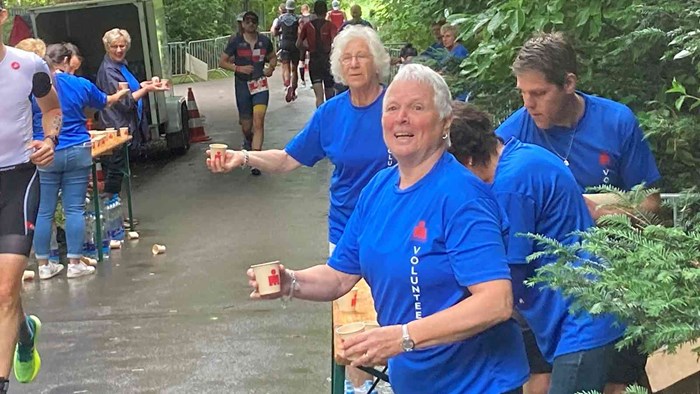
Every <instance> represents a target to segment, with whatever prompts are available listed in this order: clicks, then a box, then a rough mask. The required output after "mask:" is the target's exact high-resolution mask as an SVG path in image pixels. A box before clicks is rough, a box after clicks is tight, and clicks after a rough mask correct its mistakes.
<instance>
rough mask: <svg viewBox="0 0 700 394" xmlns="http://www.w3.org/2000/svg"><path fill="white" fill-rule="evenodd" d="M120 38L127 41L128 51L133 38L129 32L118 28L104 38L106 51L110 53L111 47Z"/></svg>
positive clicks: (107, 33)
mask: <svg viewBox="0 0 700 394" xmlns="http://www.w3.org/2000/svg"><path fill="white" fill-rule="evenodd" d="M120 38H123V39H124V41H126V50H127V51H128V50H129V49H130V48H131V36H130V35H129V32H128V31H126V30H124V29H119V28H116V27H115V28H114V29H112V30H109V31H108V32H106V33H105V35H104V36H102V43H103V44H104V46H105V51H109V46H110V45H112V43H113V42H114V41H116V40H118V39H120Z"/></svg>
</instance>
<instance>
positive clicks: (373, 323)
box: [363, 321, 381, 331]
mask: <svg viewBox="0 0 700 394" xmlns="http://www.w3.org/2000/svg"><path fill="white" fill-rule="evenodd" d="M363 323H365V331H369V330H374V329H375V328H379V327H381V326H380V325H379V323H377V322H376V321H365V322H363Z"/></svg>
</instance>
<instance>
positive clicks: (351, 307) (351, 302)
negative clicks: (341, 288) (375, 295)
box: [337, 287, 357, 312]
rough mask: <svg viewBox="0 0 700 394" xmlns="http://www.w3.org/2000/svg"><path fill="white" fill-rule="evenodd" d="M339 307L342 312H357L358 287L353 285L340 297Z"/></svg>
mask: <svg viewBox="0 0 700 394" xmlns="http://www.w3.org/2000/svg"><path fill="white" fill-rule="evenodd" d="M337 302H338V308H339V309H340V311H341V312H355V306H356V305H357V287H353V288H352V290H350V291H349V292H348V293H347V294H345V295H344V296H342V297H340V298H338V301H337Z"/></svg>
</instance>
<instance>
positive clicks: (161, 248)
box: [151, 244, 165, 256]
mask: <svg viewBox="0 0 700 394" xmlns="http://www.w3.org/2000/svg"><path fill="white" fill-rule="evenodd" d="M151 253H153V255H154V256H155V255H158V254H163V253H165V245H159V244H155V245H153V247H152V248H151Z"/></svg>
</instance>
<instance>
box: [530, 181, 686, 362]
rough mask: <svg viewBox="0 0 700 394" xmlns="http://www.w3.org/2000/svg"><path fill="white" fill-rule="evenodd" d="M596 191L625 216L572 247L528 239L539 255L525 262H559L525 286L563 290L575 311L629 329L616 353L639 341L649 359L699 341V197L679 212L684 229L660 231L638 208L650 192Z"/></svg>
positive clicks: (605, 222)
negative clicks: (612, 199) (604, 316)
mask: <svg viewBox="0 0 700 394" xmlns="http://www.w3.org/2000/svg"><path fill="white" fill-rule="evenodd" d="M598 191H602V192H605V193H614V194H616V195H617V196H618V199H619V202H617V203H615V204H613V205H612V206H608V207H606V208H616V209H621V210H623V211H625V212H627V213H628V214H627V215H623V214H618V215H608V216H603V217H602V218H601V219H600V221H599V223H598V224H599V226H597V227H594V228H592V229H590V230H588V231H586V232H579V233H578V234H579V235H580V236H581V239H582V241H581V242H580V243H577V244H574V245H562V244H561V243H559V242H557V241H556V240H553V239H548V238H546V237H543V236H540V235H534V234H529V235H528V236H529V237H530V238H532V239H534V240H536V241H537V242H538V243H539V245H540V246H542V247H543V249H542V251H540V252H537V253H535V254H533V255H531V256H529V258H528V260H529V261H532V260H533V259H536V258H539V257H543V256H553V257H554V258H556V262H554V263H552V264H549V265H546V266H544V267H542V268H540V269H538V270H537V275H536V276H535V277H534V278H532V279H530V280H529V282H528V284H530V285H534V284H536V283H543V284H545V285H547V286H549V287H552V288H555V289H561V290H562V291H563V292H564V294H566V295H567V296H571V297H573V299H574V300H575V301H574V304H573V308H574V309H575V310H578V309H583V310H587V311H589V312H590V313H592V314H600V313H612V314H614V315H615V316H617V317H618V318H619V319H620V320H621V321H623V322H625V323H626V324H627V329H626V331H625V337H624V339H623V340H622V341H621V346H629V345H630V344H632V343H634V342H635V341H638V340H639V341H640V342H641V346H642V348H643V350H644V351H646V352H653V351H656V350H658V349H660V348H665V349H666V350H668V351H670V352H673V351H674V350H675V349H676V347H678V346H679V345H681V344H683V343H686V342H688V341H692V340H697V339H698V338H700V303H698V299H699V298H700V287H698V283H700V215H699V214H698V210H699V209H700V197H699V196H698V195H697V194H686V195H685V196H684V199H683V200H682V201H681V209H680V211H679V213H680V216H681V218H680V222H681V223H683V226H679V227H665V226H663V225H661V224H660V223H661V222H660V220H659V219H658V218H657V217H655V216H654V215H652V214H649V213H648V212H644V211H643V210H642V209H641V208H640V203H641V202H642V201H643V200H644V199H645V198H646V197H647V196H648V195H649V194H650V193H653V192H655V190H644V189H643V187H642V185H640V186H637V187H635V188H634V189H633V190H632V191H630V192H622V191H620V190H618V189H615V188H612V187H601V188H598ZM588 256H596V259H592V258H589V257H588ZM695 351H697V352H699V353H700V348H697V349H695Z"/></svg>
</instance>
